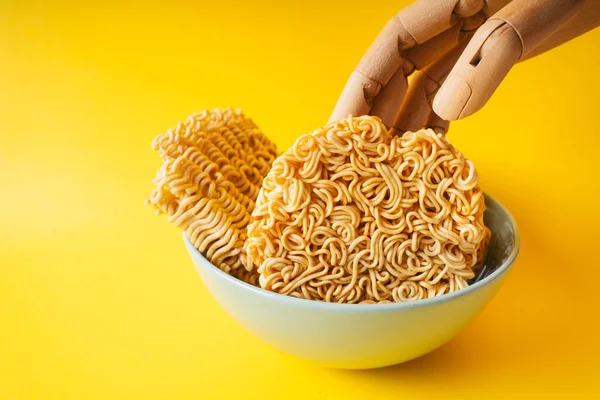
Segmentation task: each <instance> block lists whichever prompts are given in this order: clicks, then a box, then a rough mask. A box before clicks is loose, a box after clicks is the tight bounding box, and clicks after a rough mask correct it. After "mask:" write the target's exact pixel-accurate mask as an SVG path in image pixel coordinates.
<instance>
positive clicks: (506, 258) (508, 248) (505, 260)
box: [470, 195, 518, 284]
mask: <svg viewBox="0 0 600 400" xmlns="http://www.w3.org/2000/svg"><path fill="white" fill-rule="evenodd" d="M485 200H486V211H485V214H484V222H485V225H486V226H487V227H488V228H490V229H491V231H492V238H491V240H490V244H489V247H488V252H487V256H486V259H485V262H484V264H483V267H482V268H481V271H479V274H477V276H476V277H475V278H474V279H473V280H472V281H471V282H470V283H471V284H473V283H476V282H479V281H482V280H484V279H485V278H486V277H488V276H490V275H492V274H493V273H494V272H496V271H498V270H499V269H501V267H503V266H504V265H505V264H509V265H508V266H510V264H512V261H514V257H516V252H517V251H518V232H517V230H516V229H517V228H516V223H515V221H514V219H513V217H512V216H511V215H510V214H509V212H508V211H507V210H506V209H505V208H504V207H503V206H502V205H501V204H500V203H498V202H497V201H496V200H495V199H493V198H492V197H490V196H487V195H486V199H485ZM511 258H512V259H513V260H512V261H511Z"/></svg>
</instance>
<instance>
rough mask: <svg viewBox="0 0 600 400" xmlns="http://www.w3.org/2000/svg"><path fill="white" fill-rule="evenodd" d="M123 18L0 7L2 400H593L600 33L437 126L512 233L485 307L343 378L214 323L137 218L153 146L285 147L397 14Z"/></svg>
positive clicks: (206, 11)
mask: <svg viewBox="0 0 600 400" xmlns="http://www.w3.org/2000/svg"><path fill="white" fill-rule="evenodd" d="M121 3H122V2H119V1H110V2H95V4H92V2H81V4H78V2H72V3H66V2H59V1H54V2H51V1H48V2H41V1H37V2H35V1H8V2H7V1H6V0H4V1H2V2H1V3H0V399H2V400H4V399H17V400H21V399H225V398H228V399H234V398H244V399H307V398H309V399H337V398H344V399H359V398H360V399H362V398H372V399H402V398H435V397H445V398H452V397H454V398H459V399H464V398H495V397H497V398H506V396H507V394H508V393H512V394H513V395H512V398H517V397H518V396H517V395H518V394H521V395H523V396H524V397H535V396H533V395H541V394H545V395H546V397H554V396H557V397H560V396H561V394H564V393H577V394H579V397H580V398H586V397H588V398H590V397H595V396H594V395H598V394H599V393H598V380H599V378H600V372H599V366H598V365H599V364H598V357H599V356H600V341H599V340H598V337H599V334H600V332H599V329H598V328H599V324H600V322H599V318H600V316H599V311H598V309H599V307H598V306H599V305H600V302H599V300H598V289H597V288H598V280H599V279H600V272H599V271H600V262H599V257H598V249H599V248H600V243H599V238H600V235H599V232H598V226H600V215H599V212H598V197H599V196H598V195H599V193H600V192H599V190H598V183H599V182H598V173H599V172H600V169H599V167H598V161H597V158H596V157H597V154H598V151H599V150H600V148H599V143H598V135H599V133H600V132H599V128H598V126H599V125H598V114H599V113H600V110H599V108H598V93H600V79H599V77H598V71H599V67H600V55H599V52H598V49H599V48H600V31H599V30H596V31H594V32H591V33H589V34H587V35H586V36H584V37H580V38H578V39H576V40H574V41H572V42H570V43H568V44H567V45H564V46H562V47H560V48H558V49H556V50H554V51H552V52H551V53H548V54H544V55H542V56H540V57H538V58H535V59H533V60H531V61H527V62H526V63H524V64H522V65H518V66H517V67H516V68H515V69H514V70H513V71H512V72H511V73H510V75H509V76H508V78H507V79H506V80H505V82H504V83H503V84H502V86H501V87H500V89H499V90H498V92H497V93H496V94H495V96H494V97H493V99H492V100H491V101H490V102H489V103H488V105H487V106H486V107H485V109H484V110H482V111H481V112H479V113H478V114H476V115H474V116H472V117H470V118H468V119H466V120H464V121H460V122H457V123H454V124H453V125H452V127H451V135H450V137H451V140H453V142H454V143H455V144H456V145H457V146H458V147H459V148H460V149H461V150H462V151H463V152H464V153H465V154H467V156H468V157H470V158H471V159H472V160H474V161H475V163H476V165H477V166H478V169H479V172H480V176H481V181H482V184H483V186H484V188H485V190H486V191H488V192H489V193H491V194H493V195H494V196H496V197H497V198H498V199H499V200H500V201H502V202H503V203H504V204H505V205H507V206H508V208H509V209H510V210H511V211H512V212H513V213H514V215H515V217H516V219H517V221H518V223H519V224H520V227H521V230H522V234H523V242H522V252H521V255H520V257H519V260H518V262H517V264H516V266H515V268H514V270H513V272H511V274H510V276H509V279H508V280H507V282H506V284H505V286H504V287H503V289H502V290H501V292H500V293H499V295H498V296H497V297H496V298H495V300H494V301H493V303H492V304H491V305H490V306H489V307H488V308H487V309H486V310H485V311H484V312H483V313H482V314H481V315H480V316H479V317H478V318H477V319H476V320H475V321H474V322H473V323H472V324H471V325H470V326H469V327H468V328H467V329H466V330H465V331H464V332H463V333H461V334H460V335H459V336H458V337H456V339H454V340H453V341H452V342H450V343H449V344H447V345H445V346H444V347H442V348H441V349H439V350H437V351H435V352H433V353H431V354H429V355H427V356H425V357H423V358H420V359H418V360H415V361H412V362H409V363H406V364H403V365H399V366H396V367H391V368H387V369H382V370H375V371H354V372H349V371H338V370H331V369H325V368H321V367H318V366H315V365H311V364H309V363H306V362H303V361H299V360H297V359H294V358H291V357H288V356H286V355H283V354H280V353H278V352H275V351H273V350H271V349H270V348H268V347H267V346H265V345H263V344H262V343H260V342H258V341H257V340H256V339H254V338H253V337H251V336H250V335H248V334H247V333H245V332H244V331H242V330H241V329H240V328H239V327H238V326H237V325H236V324H234V323H233V322H232V321H231V320H230V319H229V318H228V317H227V316H226V315H225V314H224V313H223V312H222V311H221V309H220V308H219V307H218V306H217V305H216V303H215V302H214V301H213V300H212V299H211V297H210V296H209V294H208V293H207V291H206V289H205V288H204V286H203V285H202V283H201V281H200V279H199V278H198V276H197V275H196V272H195V271H194V269H193V267H192V263H191V261H190V260H189V259H188V255H187V254H186V252H185V249H184V246H183V243H182V240H181V235H180V233H179V231H178V230H177V229H176V228H174V227H173V226H171V225H170V224H168V223H167V222H166V221H165V219H164V218H156V217H155V216H154V214H153V212H152V211H151V210H150V209H149V208H145V207H144V206H143V201H144V199H145V198H146V196H147V195H148V194H149V192H150V190H151V188H152V184H151V180H152V178H153V177H154V174H155V171H156V168H157V167H158V165H159V160H158V156H157V155H156V154H155V153H153V152H152V151H151V149H150V142H151V140H152V138H153V137H154V136H155V135H156V134H158V133H161V132H163V131H165V130H166V129H167V128H169V127H171V126H173V125H175V124H176V123H177V122H178V121H180V120H182V119H184V118H185V117H186V116H187V115H188V114H190V113H192V112H194V111H197V110H200V109H203V108H207V107H210V108H212V107H217V106H218V107H222V106H227V105H233V106H239V107H242V108H243V109H244V111H245V112H246V113H247V114H248V115H250V116H251V117H252V118H253V119H254V120H255V121H256V122H257V124H258V125H259V126H260V127H261V128H262V129H263V131H264V132H265V133H266V134H267V135H269V136H270V137H271V138H272V139H274V140H275V141H276V142H277V143H278V145H279V146H280V148H284V147H287V146H289V145H290V144H291V143H292V142H293V140H294V138H295V137H297V136H298V135H300V134H302V133H305V132H308V131H311V130H313V129H314V128H316V127H317V126H319V125H322V124H323V123H324V122H326V119H327V117H328V114H329V112H330V111H331V109H332V107H333V105H334V103H335V100H336V96H337V95H338V94H339V92H340V91H341V89H342V87H343V84H344V82H345V79H346V77H347V76H348V74H349V73H350V71H351V69H352V68H353V66H354V64H355V63H356V62H357V60H358V59H359V57H360V56H361V55H362V53H363V52H364V51H365V50H366V48H367V46H368V45H369V43H370V42H371V40H372V39H373V38H374V37H375V35H376V34H377V32H378V31H379V29H380V28H381V27H382V26H383V24H384V23H385V21H386V20H387V19H388V18H389V17H390V16H391V15H393V14H394V13H395V12H396V11H398V10H399V9H400V8H401V7H402V6H403V5H404V4H406V1H350V0H347V1H343V2H326V1H323V0H320V1H298V2H277V1H271V2H267V1H260V2H247V3H241V2H240V3H237V2H236V3H234V2H229V1H212V2H202V1H188V2H183V1H160V2H152V1H144V2H139V3H136V4H134V3H128V4H127V5H124V4H121ZM594 391H595V392H596V393H594Z"/></svg>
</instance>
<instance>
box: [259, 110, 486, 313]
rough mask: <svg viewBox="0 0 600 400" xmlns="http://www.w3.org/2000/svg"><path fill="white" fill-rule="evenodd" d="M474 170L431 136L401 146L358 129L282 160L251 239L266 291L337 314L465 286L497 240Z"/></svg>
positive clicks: (334, 130)
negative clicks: (328, 305)
mask: <svg viewBox="0 0 600 400" xmlns="http://www.w3.org/2000/svg"><path fill="white" fill-rule="evenodd" d="M484 209H485V203H484V196H483V193H482V191H481V190H480V188H479V186H478V177H477V173H476V172H475V168H474V166H473V163H472V162H471V161H468V160H465V159H464V157H463V156H462V154H461V153H459V152H457V151H456V150H455V149H454V148H453V147H452V146H451V145H450V143H449V142H448V141H447V140H446V138H445V137H443V136H442V135H441V134H440V135H438V134H436V133H435V132H434V131H432V130H421V131H418V132H410V133H406V134H404V135H403V136H402V137H397V136H392V135H391V134H390V133H389V132H388V130H387V129H386V127H385V126H384V125H383V124H382V123H381V121H380V120H379V119H377V118H374V117H369V116H363V117H358V118H348V119H345V120H342V121H339V122H336V123H333V124H330V125H328V126H325V127H324V128H321V129H318V130H316V131H315V132H313V133H311V134H308V135H304V136H301V137H300V138H299V139H298V140H297V141H296V143H295V144H294V145H293V147H292V148H290V149H289V150H288V151H286V152H285V153H284V154H282V155H281V156H280V157H279V158H277V159H276V160H275V162H274V163H273V166H272V168H271V171H270V172H269V173H268V175H267V177H266V178H265V180H264V181H263V185H262V189H261V191H260V193H259V195H258V199H257V201H256V207H255V209H254V211H253V213H252V216H253V218H254V221H253V222H252V223H251V224H250V226H249V227H248V246H247V251H248V255H249V256H250V258H251V260H252V261H253V262H254V263H255V264H256V265H257V266H258V272H259V274H260V278H259V281H260V286H261V287H263V288H265V289H268V290H271V291H275V292H278V293H282V294H286V295H290V296H295V297H300V298H305V299H311V300H323V301H328V302H343V303H384V302H391V301H407V300H417V299H423V298H429V297H434V296H438V295H441V294H444V293H448V292H452V291H455V290H458V289H461V288H464V287H466V286H467V284H468V283H467V281H468V280H469V279H471V278H473V277H474V276H475V271H476V269H477V268H478V267H479V265H480V264H481V262H482V260H483V253H484V251H485V247H486V246H487V243H488V240H489V236H490V232H489V230H488V229H487V228H486V227H485V226H484V224H483V212H484Z"/></svg>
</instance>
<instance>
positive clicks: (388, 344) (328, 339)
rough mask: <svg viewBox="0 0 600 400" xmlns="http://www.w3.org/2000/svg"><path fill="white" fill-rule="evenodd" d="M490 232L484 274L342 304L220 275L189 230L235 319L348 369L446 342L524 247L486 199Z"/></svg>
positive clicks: (264, 336) (276, 342)
mask: <svg viewBox="0 0 600 400" xmlns="http://www.w3.org/2000/svg"><path fill="white" fill-rule="evenodd" d="M486 205H487V210H486V212H485V223H486V225H487V226H488V227H489V228H490V229H491V230H492V241H491V243H490V248H489V251H488V257H487V262H486V266H485V267H484V268H485V269H484V272H483V276H484V277H483V278H482V279H480V280H478V281H477V282H474V283H472V284H471V285H470V286H469V287H467V288H465V289H462V290H459V291H456V292H453V293H449V294H445V295H442V296H439V297H435V298H432V299H425V300H417V301H413V302H407V303H392V304H337V303H325V302H319V301H313V300H304V299H297V298H294V297H289V296H284V295H280V294H277V293H272V292H269V291H267V290H263V289H260V288H256V287H254V286H251V285H249V284H246V283H244V282H242V281H240V280H238V279H236V278H233V277H232V276H230V275H228V274H226V273H224V272H222V271H221V270H219V269H218V268H216V267H215V266H214V265H212V264H211V263H210V262H209V261H208V260H206V258H204V257H203V256H202V254H200V252H199V251H198V250H196V248H194V246H193V245H192V243H191V242H190V241H189V240H188V239H187V237H186V236H185V235H184V240H185V244H186V247H187V249H188V252H189V253H190V255H191V257H192V260H193V261H194V265H195V266H196V269H197V270H198V273H199V274H200V277H201V278H202V281H203V282H204V284H205V285H206V287H207V288H208V290H209V291H210V293H211V294H212V295H213V296H214V297H215V299H216V300H217V302H218V303H219V304H220V305H221V307H222V308H223V309H224V310H225V312H227V313H228V314H229V315H230V316H231V317H232V318H233V319H234V320H235V321H237V322H238V323H239V324H240V325H241V326H243V327H244V328H245V329H246V330H248V331H249V332H250V333H252V334H253V335H255V336H256V337H257V338H259V339H260V340H262V341H263V342H265V343H267V344H269V345H270V346H272V347H274V348H275V349H278V350H280V351H282V352H284V353H288V354H291V355H294V356H297V357H300V358H303V359H307V360H311V361H314V362H317V363H320V364H324V365H327V366H332V367H336V368H348V369H366V368H377V367H384V366H388V365H393V364H398V363H401V362H404V361H408V360H410V359H413V358H416V357H419V356H421V355H423V354H425V353H428V352H430V351H432V350H434V349H435V348H437V347H439V346H441V345H442V344H444V343H446V342H447V341H449V340H450V339H451V338H452V337H454V336H455V335H456V334H457V333H458V332H460V331H461V330H462V329H463V328H464V327H465V325H467V324H468V323H469V322H470V321H471V320H472V319H473V318H474V317H475V316H476V315H477V314H478V313H479V312H480V311H481V310H482V309H483V308H484V307H485V306H486V305H487V304H488V303H489V302H490V300H491V299H492V298H493V296H494V295H495V294H496V292H497V291H498V289H499V288H500V285H501V284H502V282H503V281H504V278H505V277H506V273H507V272H508V270H509V269H510V267H511V266H512V265H513V264H514V262H515V259H516V258H517V254H518V252H519V231H518V229H517V226H516V223H515V221H514V219H513V217H512V216H511V215H510V213H509V212H508V211H507V210H506V209H505V208H504V207H503V206H502V205H501V204H500V203H498V202H497V201H496V200H494V199H492V198H491V197H489V196H486Z"/></svg>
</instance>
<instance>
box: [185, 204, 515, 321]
mask: <svg viewBox="0 0 600 400" xmlns="http://www.w3.org/2000/svg"><path fill="white" fill-rule="evenodd" d="M484 195H485V197H486V201H488V200H491V202H493V203H495V206H496V207H498V208H500V209H501V210H502V211H503V212H504V213H505V214H506V216H507V220H508V222H509V223H510V225H511V227H512V228H513V232H514V245H513V248H512V250H511V252H510V254H509V255H508V257H507V258H506V259H505V261H504V262H503V263H502V265H500V266H499V267H498V268H497V269H496V270H495V271H494V272H492V273H491V274H489V275H488V276H486V277H485V278H483V279H481V280H480V281H477V282H475V283H473V284H471V285H469V286H467V287H466V288H464V289H460V290H457V291H454V292H451V293H446V294H443V295H440V296H436V297H432V298H427V299H420V300H414V301H406V302H393V303H384V304H349V303H332V302H329V303H328V302H325V301H318V300H308V299H303V298H298V297H293V296H288V295H284V294H280V293H276V292H271V291H269V290H266V289H263V288H260V287H256V286H252V285H250V284H249V283H246V282H244V281H242V280H240V279H238V278H235V277H233V276H231V275H229V274H228V273H226V272H224V271H222V270H221V269H219V268H218V267H216V266H215V265H214V264H212V263H211V262H210V261H208V260H207V259H206V258H205V257H204V256H203V255H202V253H200V251H198V249H196V247H194V245H193V244H192V242H191V241H190V240H189V238H188V237H187V234H186V233H185V232H183V240H184V242H185V246H186V247H187V250H188V252H189V253H190V255H191V256H192V257H193V258H196V259H198V260H199V262H200V263H201V264H202V265H203V268H207V270H209V271H210V272H212V273H214V274H215V275H217V276H219V277H220V278H222V279H225V280H226V281H228V282H229V283H231V284H233V285H234V286H237V287H238V288H240V289H242V290H246V291H249V292H251V293H253V294H255V295H257V296H261V297H263V298H267V299H270V300H273V301H279V302H283V303H289V304H290V305H293V306H296V307H309V308H318V309H325V310H330V311H346V312H356V311H360V312H365V311H393V310H399V309H413V308H421V307H427V306H432V305H434V304H438V303H443V302H448V301H451V300H453V299H457V298H459V297H463V296H466V295H468V294H470V293H473V292H475V291H477V290H479V289H480V288H483V287H484V286H487V285H489V284H490V283H492V282H493V281H495V280H497V279H499V278H500V277H501V276H503V275H505V274H506V273H507V272H508V271H509V270H510V269H511V267H512V266H513V264H514V263H515V260H516V258H517V255H518V254H519V250H520V248H521V234H520V232H519V228H518V226H517V223H516V221H515V219H514V217H513V216H512V214H511V213H510V212H509V211H508V210H507V209H506V207H504V205H503V204H502V203H500V202H499V201H498V200H496V199H495V198H493V197H492V196H490V195H488V194H487V193H484Z"/></svg>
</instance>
